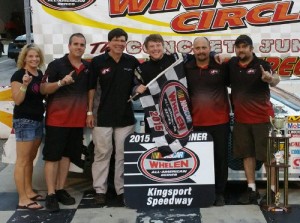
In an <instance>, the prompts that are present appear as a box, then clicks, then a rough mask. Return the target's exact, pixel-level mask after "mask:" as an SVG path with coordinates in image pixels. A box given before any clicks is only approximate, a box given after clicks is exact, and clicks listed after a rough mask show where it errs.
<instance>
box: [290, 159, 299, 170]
mask: <svg viewBox="0 0 300 223" xmlns="http://www.w3.org/2000/svg"><path fill="white" fill-rule="evenodd" d="M292 163H293V168H294V169H300V157H296V158H293V162H292Z"/></svg>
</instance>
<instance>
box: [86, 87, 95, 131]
mask: <svg viewBox="0 0 300 223" xmlns="http://www.w3.org/2000/svg"><path fill="white" fill-rule="evenodd" d="M94 96H95V89H90V90H89V92H88V111H87V116H86V126H87V127H89V128H94V115H93V104H94Z"/></svg>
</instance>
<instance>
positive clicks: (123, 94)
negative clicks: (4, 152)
mask: <svg viewBox="0 0 300 223" xmlns="http://www.w3.org/2000/svg"><path fill="white" fill-rule="evenodd" d="M127 39H128V34H127V33H126V32H125V31H124V30H123V29H120V28H116V29H113V30H111V31H110V32H109V33H108V50H107V51H106V52H105V53H104V54H101V55H99V56H95V57H94V58H93V59H92V61H91V62H90V63H88V62H86V61H85V60H83V59H82V56H83V54H84V52H85V48H86V39H85V37H84V35H83V34H81V33H75V34H73V35H71V36H70V39H69V44H68V47H69V53H68V54H66V55H65V56H64V57H62V58H60V59H56V60H54V61H53V62H51V63H50V64H49V65H48V67H47V69H46V71H45V74H44V75H43V74H42V71H41V70H40V68H41V67H42V66H43V64H44V57H43V53H42V52H41V50H40V48H39V47H38V46H37V45H36V44H29V45H26V46H24V47H23V49H22V51H21V53H20V56H19V58H18V63H17V65H18V68H19V70H18V71H16V72H15V73H14V75H13V76H12V78H11V86H12V95H13V100H14V102H15V108H14V115H13V127H14V129H15V134H16V141H17V142H16V143H17V144H16V145H17V160H16V165H15V183H16V187H17V191H18V193H19V203H18V205H17V208H18V209H29V210H36V209H41V208H43V206H42V205H41V204H40V203H38V202H39V201H43V200H45V201H46V202H45V206H46V209H47V210H49V211H50V212H55V211H59V210H60V208H59V203H62V204H64V205H73V204H74V203H75V198H74V197H72V196H71V195H70V194H69V193H68V192H67V191H66V190H65V189H64V185H65V182H66V179H67V175H68V170H69V166H70V162H73V161H74V160H76V159H78V157H80V156H81V150H82V140H83V128H84V127H85V126H87V127H89V128H92V138H93V143H94V145H95V148H94V162H93V165H92V176H93V187H94V189H95V197H94V202H95V204H97V205H105V204H106V202H107V197H106V194H107V189H108V186H107V185H108V182H107V180H108V173H109V163H110V159H111V155H112V153H113V150H115V153H114V154H115V157H114V158H115V166H114V186H115V190H116V194H117V197H118V200H119V201H120V202H121V203H123V202H124V140H125V138H126V137H127V136H128V135H129V134H131V133H133V132H134V124H135V119H134V113H133V110H132V105H131V103H128V99H129V97H130V95H131V94H132V93H139V94H143V93H144V92H145V90H146V84H147V83H149V82H150V81H151V80H152V79H153V78H155V77H156V76H157V75H158V74H159V73H160V72H161V71H163V70H164V69H165V68H167V67H168V66H170V65H171V64H172V63H173V62H174V61H176V60H177V59H178V55H177V54H171V55H168V54H166V53H165V52H164V40H163V38H162V37H161V35H159V34H151V35H149V36H148V37H147V38H146V39H145V43H144V46H145V49H146V51H147V53H148V54H149V60H148V61H145V62H143V63H141V64H140V62H139V61H138V60H137V59H136V58H135V57H134V56H132V55H129V54H126V53H124V50H125V47H126V42H127ZM235 50H236V57H233V58H231V59H230V60H229V61H227V62H224V63H221V62H220V61H219V60H216V59H214V58H217V57H216V56H215V54H214V53H211V48H210V43H209V40H208V39H207V38H205V37H197V38H195V40H194V42H193V53H194V54H193V55H186V56H185V60H184V66H185V74H186V77H187V84H188V90H189V95H190V98H191V113H192V118H193V127H194V130H195V131H198V130H199V131H207V132H209V133H210V134H211V135H212V137H213V140H214V157H215V191H216V197H215V202H214V205H216V206H223V205H224V204H225V201H224V191H225V187H226V182H227V177H228V172H227V171H228V165H227V151H228V148H227V147H228V137H229V133H230V128H229V112H230V109H231V106H230V100H229V95H228V92H227V87H231V104H232V105H233V106H232V107H233V111H234V113H235V124H234V128H233V129H234V130H233V138H234V155H235V156H236V157H237V158H242V159H243V161H244V169H245V174H246V178H247V182H248V189H247V191H246V193H245V194H243V195H242V197H241V198H240V200H239V202H240V203H242V204H252V203H255V202H256V203H257V199H258V195H259V194H258V193H257V190H256V187H255V162H256V160H262V161H266V147H267V146H266V144H267V136H268V132H269V116H274V112H273V109H272V105H271V103H270V90H269V85H271V86H275V85H276V84H277V83H278V82H279V77H278V75H277V74H275V73H272V71H271V67H270V65H269V64H268V63H267V62H265V61H263V60H261V59H259V58H257V57H256V56H255V54H254V53H253V42H252V40H251V38H250V37H249V36H246V35H241V36H239V37H238V38H237V39H236V41H235ZM44 100H45V101H46V106H45V105H44V103H43V101H44ZM45 110H46V117H45V130H46V134H45V145H44V148H43V159H44V160H45V168H44V171H45V179H46V184H47V195H46V197H44V196H42V195H40V194H38V193H36V192H35V191H34V190H33V188H32V172H33V160H34V158H35V157H36V154H37V150H38V148H39V146H40V144H41V139H42V137H43V114H44V112H45ZM274 187H275V186H274V185H273V188H274Z"/></svg>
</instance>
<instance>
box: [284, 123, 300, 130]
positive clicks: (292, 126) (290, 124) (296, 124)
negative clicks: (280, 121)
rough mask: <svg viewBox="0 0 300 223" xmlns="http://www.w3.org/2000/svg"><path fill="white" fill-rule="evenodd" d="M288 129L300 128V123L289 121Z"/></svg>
mask: <svg viewBox="0 0 300 223" xmlns="http://www.w3.org/2000/svg"><path fill="white" fill-rule="evenodd" d="M287 126H288V129H300V123H296V122H293V123H287Z"/></svg>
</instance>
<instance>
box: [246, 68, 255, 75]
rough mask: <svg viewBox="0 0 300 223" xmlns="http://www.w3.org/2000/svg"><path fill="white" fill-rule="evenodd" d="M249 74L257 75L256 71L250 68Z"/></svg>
mask: <svg viewBox="0 0 300 223" xmlns="http://www.w3.org/2000/svg"><path fill="white" fill-rule="evenodd" d="M247 74H255V69H253V68H250V69H249V70H247Z"/></svg>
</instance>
